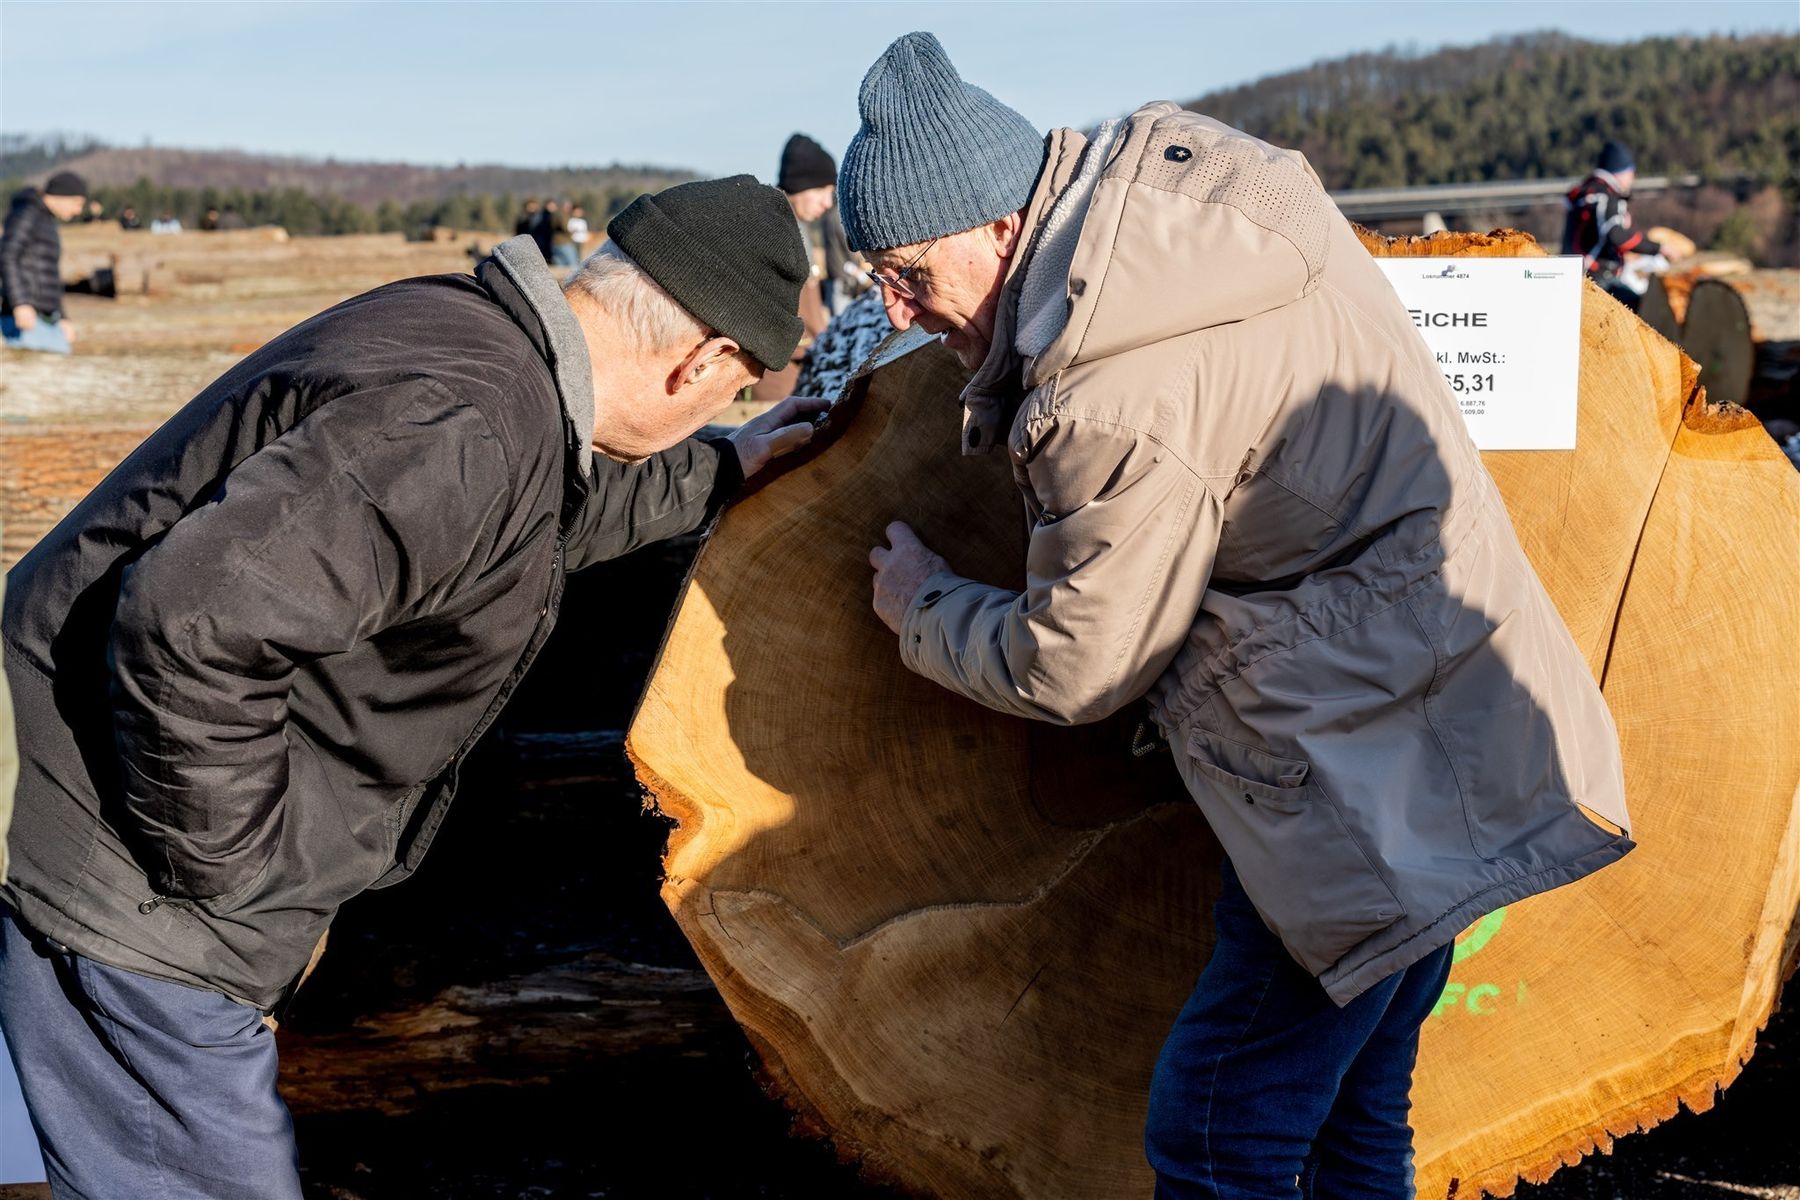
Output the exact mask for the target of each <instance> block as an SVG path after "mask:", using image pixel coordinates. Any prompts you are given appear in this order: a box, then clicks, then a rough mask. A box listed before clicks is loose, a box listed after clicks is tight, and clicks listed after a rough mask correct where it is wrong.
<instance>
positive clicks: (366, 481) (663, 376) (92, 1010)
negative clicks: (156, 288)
mask: <svg viewBox="0 0 1800 1200" xmlns="http://www.w3.org/2000/svg"><path fill="white" fill-rule="evenodd" d="M608 232H609V233H610V234H611V236H612V240H611V241H610V242H609V243H608V244H607V245H606V246H605V247H604V248H603V250H602V251H601V252H599V253H597V254H596V255H595V256H594V257H593V258H592V259H590V261H589V262H588V263H586V264H584V265H583V266H582V267H581V268H580V269H579V270H577V271H576V272H575V273H574V275H573V277H572V278H571V279H569V280H568V281H567V283H565V284H561V285H559V284H558V282H557V280H556V278H555V277H554V276H553V275H552V274H551V273H550V270H549V268H548V267H547V266H546V265H545V263H544V258H543V255H542V254H540V253H539V252H538V248H537V246H536V245H535V244H534V243H533V241H532V240H531V238H529V237H523V236H522V237H515V238H512V239H510V240H509V241H506V242H503V243H502V244H501V245H500V246H499V247H498V248H496V250H495V251H494V254H493V256H492V257H491V258H489V259H487V260H485V261H484V262H482V263H481V264H480V265H479V266H478V267H477V268H476V270H475V272H474V274H473V275H438V276H431V277H426V278H421V279H408V280H402V281H400V282H398V283H393V284H389V285H387V286H386V287H382V288H377V289H376V290H374V291H372V292H368V293H365V294H363V295H361V296H357V297H355V298H353V299H350V300H347V301H345V302H344V303H342V304H339V305H338V306H336V307H335V308H332V309H329V310H327V311H326V312H323V313H321V314H319V315H318V316H315V317H313V318H312V319H310V320H308V321H305V322H303V323H302V324H300V325H298V326H296V327H295V328H293V329H291V330H289V331H288V332H286V333H284V334H282V335H281V336H279V337H277V338H275V339H274V340H272V341H270V342H269V343H267V344H266V345H264V346H263V347H261V348H260V349H258V350H257V351H255V352H254V353H252V354H251V355H249V357H247V358H245V359H244V360H242V361H241V362H239V363H238V364H237V365H236V366H235V367H233V368H232V369H231V370H230V371H229V372H227V373H226V374H225V375H223V376H221V377H220V378H219V379H218V380H217V381H215V382H214V383H213V384H212V385H211V386H209V387H208V388H206V389H205V390H204V391H203V392H201V393H200V395H199V396H197V397H196V398H195V399H194V400H193V401H192V402H191V403H189V404H188V405H187V406H186V407H185V408H184V409H183V410H182V411H181V412H180V414H178V415H177V416H176V417H174V418H172V419H171V420H170V421H169V422H168V423H167V424H165V425H164V426H163V427H162V428H161V429H159V430H158V431H157V432H155V433H154V434H152V435H151V436H150V437H149V439H148V440H147V441H146V442H145V443H144V444H143V446H141V447H140V448H139V449H138V450H137V451H136V452H135V453H134V454H133V455H132V456H131V457H130V458H129V459H127V460H126V461H125V462H124V463H123V464H122V465H121V466H120V467H119V468H118V469H117V470H115V471H113V473H112V474H111V475H109V476H107V478H106V479H105V480H104V481H103V482H102V483H101V484H100V486H99V487H97V488H96V489H95V490H94V492H93V493H92V494H90V495H89V496H88V497H87V499H86V500H85V501H83V503H82V504H81V505H80V506H79V507H78V508H77V509H76V510H75V512H74V513H72V514H71V515H70V516H68V517H67V518H65V519H64V520H63V521H62V523H61V524H59V525H58V526H57V527H56V528H55V529H53V530H52V531H51V532H50V533H49V534H48V535H47V536H46V537H45V538H44V539H43V540H42V541H41V542H39V543H38V544H37V546H36V547H34V548H33V549H32V551H31V552H30V553H29V554H27V555H26V556H25V558H24V559H23V560H22V561H21V562H20V563H19V564H18V565H17V566H15V567H14V568H13V570H12V572H11V574H10V575H9V576H8V579H7V588H6V605H5V612H4V618H3V621H0V624H3V626H4V632H5V637H6V645H7V651H6V655H5V669H6V673H7V678H8V682H9V684H10V687H11V691H12V695H13V697H14V702H15V710H16V714H17V733H18V742H19V746H20V750H21V753H20V759H21V760H22V770H21V772H20V777H19V783H18V787H17V792H16V801H15V808H14V821H13V827H12V835H11V839H10V850H11V853H12V861H11V863H10V875H9V877H8V879H7V881H6V883H5V885H4V887H0V901H3V902H4V904H3V905H0V1028H4V1029H5V1030H6V1036H7V1041H8V1043H9V1048H10V1050H11V1052H12V1055H13V1058H14V1061H15V1063H16V1065H17V1068H18V1074H19V1078H20V1081H21V1083H22V1085H23V1091H24V1095H25V1101H26V1104H27V1105H28V1106H29V1108H30V1110H31V1115H32V1121H33V1125H34V1127H35V1129H36V1130H37V1133H38V1136H39V1138H40V1140H41V1142H42V1144H43V1150H44V1161H45V1163H46V1164H47V1168H48V1170H49V1173H50V1183H51V1186H52V1188H53V1189H54V1190H55V1191H56V1194H58V1195H72V1196H73V1195H79V1196H144V1195H157V1196H163V1197H168V1198H169V1200H193V1198H198V1197H217V1198H224V1197H231V1198H233V1200H272V1198H280V1200H298V1198H299V1197H300V1195H301V1189H300V1180H299V1174H298V1170H297V1166H296V1155H295V1148H294V1139H293V1126H292V1122H291V1121H290V1119H289V1117H288V1113H287V1109H286V1107H285V1105H284V1104H283V1102H282V1099H281V1096H280V1093H279V1092H278V1091H277V1088H276V1052H275V1039H274V1037H273V1035H272V1033H271V1025H270V1024H269V1023H266V1020H265V1019H266V1018H271V1017H272V1016H273V1015H274V1014H275V1013H276V1012H277V1011H278V1010H279V1009H280V1008H281V1006H282V1005H284V1004H285V1002H286V1000H287V999H288V998H289V997H290V996H291V995H292V993H293V991H294V989H295V988H296V987H298V986H299V980H300V979H301V978H302V976H303V975H304V973H305V971H306V970H307V968H308V963H309V960H310V959H311V957H312V956H313V954H314V950H315V947H318V946H320V945H321V944H322V938H323V935H324V933H325V929H326V926H327V925H328V924H329V923H330V922H331V919H332V917H333V915H334V914H335V913H336V911H337V909H338V906H339V905H341V904H343V903H344V901H346V900H348V899H349V898H350V897H352V896H354V895H356V894H357V893H359V892H361V891H363V890H365V889H367V888H371V887H378V886H387V885H389V884H393V883H397V882H399V881H400V880H402V879H404V878H406V877H407V876H408V875H410V874H411V873H412V872H413V871H414V870H416V869H417V868H418V866H419V862H420V860H421V859H422V858H423V857H424V855H425V852H426V850H427V848H428V847H429V845H430V843H431V841H432V838H433V837H434V835H435V834H436V831H437V830H438V828H439V826H440V825H441V823H442V822H443V820H444V816H445V812H446V807H447V805H448V804H449V803H450V798H451V796H452V795H453V794H454V792H455V790H456V785H457V776H458V771H459V768H460V765H461V763H462V762H463V760H464V758H465V756H466V755H467V754H468V753H469V751H470V749H471V747H473V746H474V745H475V743H476V741H477V740H478V739H479V737H480V736H481V734H482V731H483V730H484V729H486V728H487V727H488V726H489V725H490V724H491V723H492V721H493V720H494V718H495V717H496V715H497V714H498V713H499V712H500V710H501V708H502V707H503V706H504V704H505V703H506V700H507V697H508V696H509V695H510V694H511V692H512V691H513V689H514V688H515V687H516V686H517V684H518V682H519V679H520V677H521V676H522V675H523V674H524V673H525V671H526V669H527V667H528V666H529V665H530V663H531V661H532V658H533V657H534V656H535V655H536V654H537V653H538V652H539V650H540V649H541V648H542V647H543V645H544V641H545V638H546V637H547V636H548V635H549V632H550V629H551V626H552V625H553V624H554V623H555V621H556V618H557V611H558V607H559V605H560V604H561V600H562V595H563V580H564V577H565V575H567V574H568V573H569V572H571V571H576V570H579V569H581V568H582V567H585V566H588V565H589V564H591V563H595V562H598V561H601V560H603V559H609V558H614V557H617V556H618V555H621V554H624V553H626V552H627V551H630V550H632V549H634V548H636V547H638V546H641V545H644V544H646V543H648V542H653V541H657V540H660V539H663V538H668V537H672V536H675V535H677V534H681V533H685V532H688V531H690V530H693V529H695V528H697V527H699V526H700V525H702V524H703V523H704V522H706V521H707V520H708V519H709V518H710V517H711V516H712V514H714V513H716V512H717V511H718V509H719V507H720V505H722V504H723V503H725V501H726V500H727V499H729V498H730V496H731V495H732V494H733V492H734V490H735V489H736V487H737V486H738V484H739V483H740V482H741V481H742V480H743V479H744V478H745V477H747V476H750V475H754V474H755V473H756V472H757V471H758V470H760V469H761V468H762V467H763V466H764V465H765V464H767V463H768V462H769V460H770V459H771V458H772V457H774V456H775V455H777V454H781V453H783V452H785V451H787V450H790V449H793V448H794V447H796V446H799V445H801V444H803V443H804V442H806V441H808V440H809V439H810V438H811V435H812V425H811V422H810V417H811V416H812V415H813V414H814V413H816V412H818V411H821V410H822V409H823V408H824V404H823V402H822V401H821V402H810V401H803V400H790V401H787V402H786V403H784V404H781V405H778V406H777V407H776V408H774V409H773V410H772V411H771V412H768V413H765V414H764V415H763V416H761V417H758V418H757V419H756V420H754V421H751V422H750V423H748V424H746V425H744V426H742V427H741V428H739V429H738V430H736V431H735V432H733V433H731V434H730V435H729V436H725V437H718V438H707V439H696V438H695V437H693V436H692V435H693V434H694V433H695V432H696V431H697V430H699V429H700V428H701V427H702V426H703V425H705V424H706V422H707V421H709V420H711V419H712V418H713V417H715V416H717V415H718V414H719V413H720V412H721V411H722V410H723V409H724V408H725V407H726V406H727V405H728V404H730V403H731V401H732V400H733V398H734V397H735V396H736V395H737V394H738V392H739V390H740V389H741V388H743V387H744V386H745V385H746V384H749V383H751V382H753V381H755V380H756V379H757V378H758V377H760V376H761V375H762V373H763V372H764V371H765V370H767V369H769V368H770V367H776V366H780V365H783V364H785V363H787V362H788V360H789V358H790V356H791V355H792V352H793V349H794V345H795V343H796V342H798V341H799V338H800V331H801V326H800V320H799V317H798V316H796V315H795V309H796V306H797V301H798V297H799V293H800V285H801V283H802V282H803V281H804V280H805V279H806V273H807V270H806V258H805V254H804V253H803V251H802V249H801V245H800V236H799V233H798V232H797V231H796V229H795V227H794V219H793V214H792V212H791V211H790V210H789V208H788V206H787V203H786V201H785V200H784V199H783V197H782V194H781V193H780V192H779V191H777V190H776V189H774V188H771V187H766V186H764V185H762V184H759V183H757V182H756V181H755V180H754V179H752V178H750V177H749V176H737V177H735V178H731V179H718V180H709V181H704V182H697V183H686V184H682V185H680V186H679V187H674V188H670V189H669V190H667V191H664V192H661V193H658V194H657V195H654V196H644V197H641V198H640V199H638V200H637V201H636V202H634V203H633V204H632V205H631V206H630V207H629V208H627V209H625V210H624V211H623V212H621V213H620V214H619V215H618V216H617V217H615V218H614V219H613V221H612V224H611V226H610V227H609V230H608ZM529 870H531V864H530V863H529V862H523V863H505V862H495V863H493V864H492V871H491V874H490V877H489V879H488V882H487V883H486V884H485V885H484V887H487V888H493V887H501V888H504V887H505V886H507V884H506V880H507V879H508V877H509V876H510V875H511V874H513V873H516V872H519V871H529Z"/></svg>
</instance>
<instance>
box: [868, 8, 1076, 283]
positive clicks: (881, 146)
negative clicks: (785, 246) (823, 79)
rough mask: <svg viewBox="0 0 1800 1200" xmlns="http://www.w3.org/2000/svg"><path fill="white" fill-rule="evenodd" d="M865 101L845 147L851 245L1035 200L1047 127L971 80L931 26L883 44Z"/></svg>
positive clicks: (923, 232)
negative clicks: (1043, 132)
mask: <svg viewBox="0 0 1800 1200" xmlns="http://www.w3.org/2000/svg"><path fill="white" fill-rule="evenodd" d="M856 105H857V108H858V110H859V111H860V112H861V114H862V126H861V128H859V129H858V130H857V131H856V136H855V137H854V138H851V139H850V149H849V150H848V151H846V152H845V154H844V165H843V168H842V169H841V170H839V172H838V194H837V200H838V213H839V215H840V217H841V218H842V220H843V223H844V232H845V233H846V234H847V235H849V238H850V248H851V249H853V250H890V249H892V248H893V247H895V246H907V245H911V244H912V243H914V242H924V241H929V240H931V239H932V238H934V237H942V236H944V235H945V234H951V233H960V232H962V231H963V230H965V229H973V228H975V227H976V226H977V225H982V224H985V223H987V222H988V221H993V220H997V219H999V218H1000V217H1003V216H1005V215H1006V214H1007V213H1010V212H1017V211H1019V210H1020V209H1022V208H1024V207H1025V205H1026V204H1027V203H1028V202H1029V201H1030V200H1031V189H1032V187H1033V186H1035V185H1036V183H1037V177H1038V172H1039V170H1040V169H1042V167H1043V165H1044V139H1043V137H1042V135H1040V134H1039V133H1038V131H1037V130H1036V129H1034V128H1032V125H1031V122H1030V121H1027V120H1026V119H1025V118H1024V117H1022V116H1020V115H1019V114H1018V113H1016V112H1014V111H1013V110H1012V109H1010V108H1008V107H1006V105H1004V104H1002V103H1000V102H999V101H998V100H996V99H994V98H993V97H992V96H990V95H988V94H987V93H986V92H984V91H982V90H981V89H980V88H978V87H975V86H974V85H973V84H968V83H964V82H963V79H962V76H960V75H958V74H957V73H956V68H955V67H954V66H952V65H951V64H950V56H949V55H947V54H945V53H944V48H943V46H941V45H939V44H938V40H937V38H935V37H933V36H932V35H931V34H929V33H909V34H907V35H906V36H905V37H902V38H900V39H898V40H896V41H895V42H894V44H893V45H891V46H889V47H888V48H887V49H886V50H885V51H883V52H882V55H881V57H880V58H878V59H876V60H875V65H874V66H872V67H870V68H869V73H868V74H867V75H865V76H863V81H862V90H861V91H860V92H859V93H858V95H857V98H856Z"/></svg>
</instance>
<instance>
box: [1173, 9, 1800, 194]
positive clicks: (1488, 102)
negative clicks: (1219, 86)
mask: <svg viewBox="0 0 1800 1200" xmlns="http://www.w3.org/2000/svg"><path fill="white" fill-rule="evenodd" d="M1619 12H1620V15H1621V19H1622V20H1627V21H1628V20H1629V19H1630V9H1629V8H1621V9H1620V10H1619ZM1187 107H1188V108H1191V109H1195V110H1197V111H1200V112H1204V113H1206V114H1207V115H1209V116H1212V117H1217V118H1218V119H1219V120H1221V121H1224V122H1226V123H1227V124H1229V125H1235V126H1237V127H1238V128H1240V129H1243V130H1245V131H1246V132H1249V133H1253V134H1255V135H1256V136H1258V137H1260V138H1263V139H1265V140H1266V141H1270V142H1274V143H1275V144H1276V145H1280V146H1292V147H1294V148H1296V149H1298V150H1300V151H1302V152H1303V153H1304V154H1305V155H1306V157H1307V158H1308V160H1310V161H1311V162H1312V164H1313V167H1314V169H1315V170H1317V171H1318V172H1319V176H1320V178H1321V179H1323V180H1324V181H1325V184H1326V186H1327V187H1331V188H1357V187H1385V186H1396V187H1397V186H1412V185H1418V184H1427V183H1455V182H1464V181H1472V180H1484V179H1526V178H1538V177H1542V176H1558V175H1580V174H1583V173H1585V172H1586V171H1587V170H1588V168H1589V167H1591V166H1592V165H1593V160H1594V155H1595V154H1596V153H1597V152H1598V151H1599V149H1600V147H1601V146H1602V145H1603V144H1604V143H1605V141H1606V139H1607V138H1609V137H1617V138H1620V139H1622V140H1623V141H1624V142H1625V143H1626V144H1627V145H1629V146H1630V147H1631V148H1632V150H1633V151H1634V152H1635V153H1636V155H1637V161H1638V168H1639V171H1640V173H1643V174H1665V173H1685V172H1697V173H1699V174H1701V175H1704V176H1706V177H1708V178H1725V177H1729V176H1734V175H1738V174H1740V173H1747V174H1748V175H1749V176H1751V177H1752V178H1753V179H1754V180H1756V181H1758V182H1763V183H1774V184H1778V185H1780V186H1781V187H1782V188H1783V190H1784V191H1787V192H1788V193H1789V195H1790V197H1791V196H1792V195H1793V194H1794V191H1795V189H1796V187H1797V186H1800V184H1797V183H1796V179H1795V172H1796V169H1797V164H1800V37H1780V36H1759V37H1737V38H1734V37H1709V38H1655V39H1651V40H1646V41H1639V42H1630V43H1625V44H1610V43H1598V42H1584V41H1579V40H1576V39H1573V38H1569V37H1565V36H1563V35H1561V34H1554V33H1540V34H1528V35H1524V36H1519V37H1508V38H1499V39H1496V40H1494V41H1491V42H1486V43H1483V44H1481V45H1477V46H1466V47H1457V48H1451V49H1444V50H1438V51H1434V52H1432V53H1430V54H1424V55H1417V54H1409V53H1405V52H1402V51H1396V50H1389V51H1384V52H1379V53H1371V54H1354V55H1351V56H1350V57H1348V58H1341V59H1336V60H1334V61H1331V62H1321V63H1315V64H1314V65H1312V66H1310V67H1305V68H1302V69H1300V70H1297V71H1289V72H1286V73H1284V74H1281V75H1271V76H1268V77H1267V78H1264V79H1259V80H1257V81H1256V82H1255V83H1250V84H1245V85H1244V86H1242V87H1235V88H1229V89H1225V90H1222V91H1217V92H1211V93H1209V94H1207V95H1204V96H1201V97H1200V98H1198V99H1196V100H1193V101H1191V102H1189V103H1188V104H1187Z"/></svg>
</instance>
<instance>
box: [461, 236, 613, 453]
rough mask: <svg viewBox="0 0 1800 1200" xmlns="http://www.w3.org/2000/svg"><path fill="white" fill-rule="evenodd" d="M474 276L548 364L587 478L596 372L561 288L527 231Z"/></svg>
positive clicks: (506, 244) (508, 242) (497, 249)
mask: <svg viewBox="0 0 1800 1200" xmlns="http://www.w3.org/2000/svg"><path fill="white" fill-rule="evenodd" d="M475 278H476V279H477V280H478V281H479V282H480V283H481V285H482V286H483V287H484V288H486V289H487V290H488V292H489V294H491V295H492V296H493V297H494V300H495V302H496V303H498V304H499V305H500V307H501V308H504V309H505V310H506V311H507V314H508V315H509V316H511V317H512V319H513V320H514V321H516V322H517V323H518V325H519V328H520V329H523V330H524V331H525V336H527V337H529V338H530V339H531V344H532V346H533V347H534V348H535V349H536V350H537V352H538V356H539V357H541V358H542V359H543V360H544V362H545V363H546V364H547V365H548V366H549V368H550V374H551V377H552V378H554V379H555V381H556V394H557V396H558V397H559V398H560V399H561V400H562V409H563V419H564V420H565V422H567V426H568V438H569V447H568V448H569V451H570V453H571V454H573V455H574V457H575V461H576V464H577V465H578V466H579V468H580V471H581V474H582V476H583V477H586V476H587V475H588V473H589V472H590V471H591V470H592V469H593V464H594V451H593V445H594V372H593V364H592V362H591V360H590V359H589V358H588V348H587V339H586V338H585V337H583V336H582V333H581V326H580V324H579V323H577V322H576V320H575V314H574V313H573V312H572V311H571V310H570V308H569V302H568V301H567V300H565V299H563V294H562V287H561V285H559V284H558V283H557V281H556V276H554V275H552V274H551V273H550V268H549V267H548V266H547V265H545V263H544V256H543V254H542V253H540V252H539V250H538V247H537V243H536V242H535V241H533V240H532V238H531V236H530V235H529V234H521V235H520V236H518V237H515V238H509V239H507V240H506V241H504V242H501V243H500V244H499V245H498V246H495V247H494V253H493V256H492V257H491V258H489V259H487V260H486V261H485V262H483V263H482V264H481V265H480V266H478V267H476V268H475Z"/></svg>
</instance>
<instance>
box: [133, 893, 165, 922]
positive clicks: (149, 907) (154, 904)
mask: <svg viewBox="0 0 1800 1200" xmlns="http://www.w3.org/2000/svg"><path fill="white" fill-rule="evenodd" d="M165 899H167V897H165V896H152V897H150V898H149V899H148V900H146V901H144V902H143V903H142V904H140V905H138V911H139V912H141V913H143V914H144V915H145V916H146V917H147V916H149V915H150V914H151V913H153V912H155V911H156V910H157V909H158V908H159V907H161V905H162V902H163V901H164V900H165Z"/></svg>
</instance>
